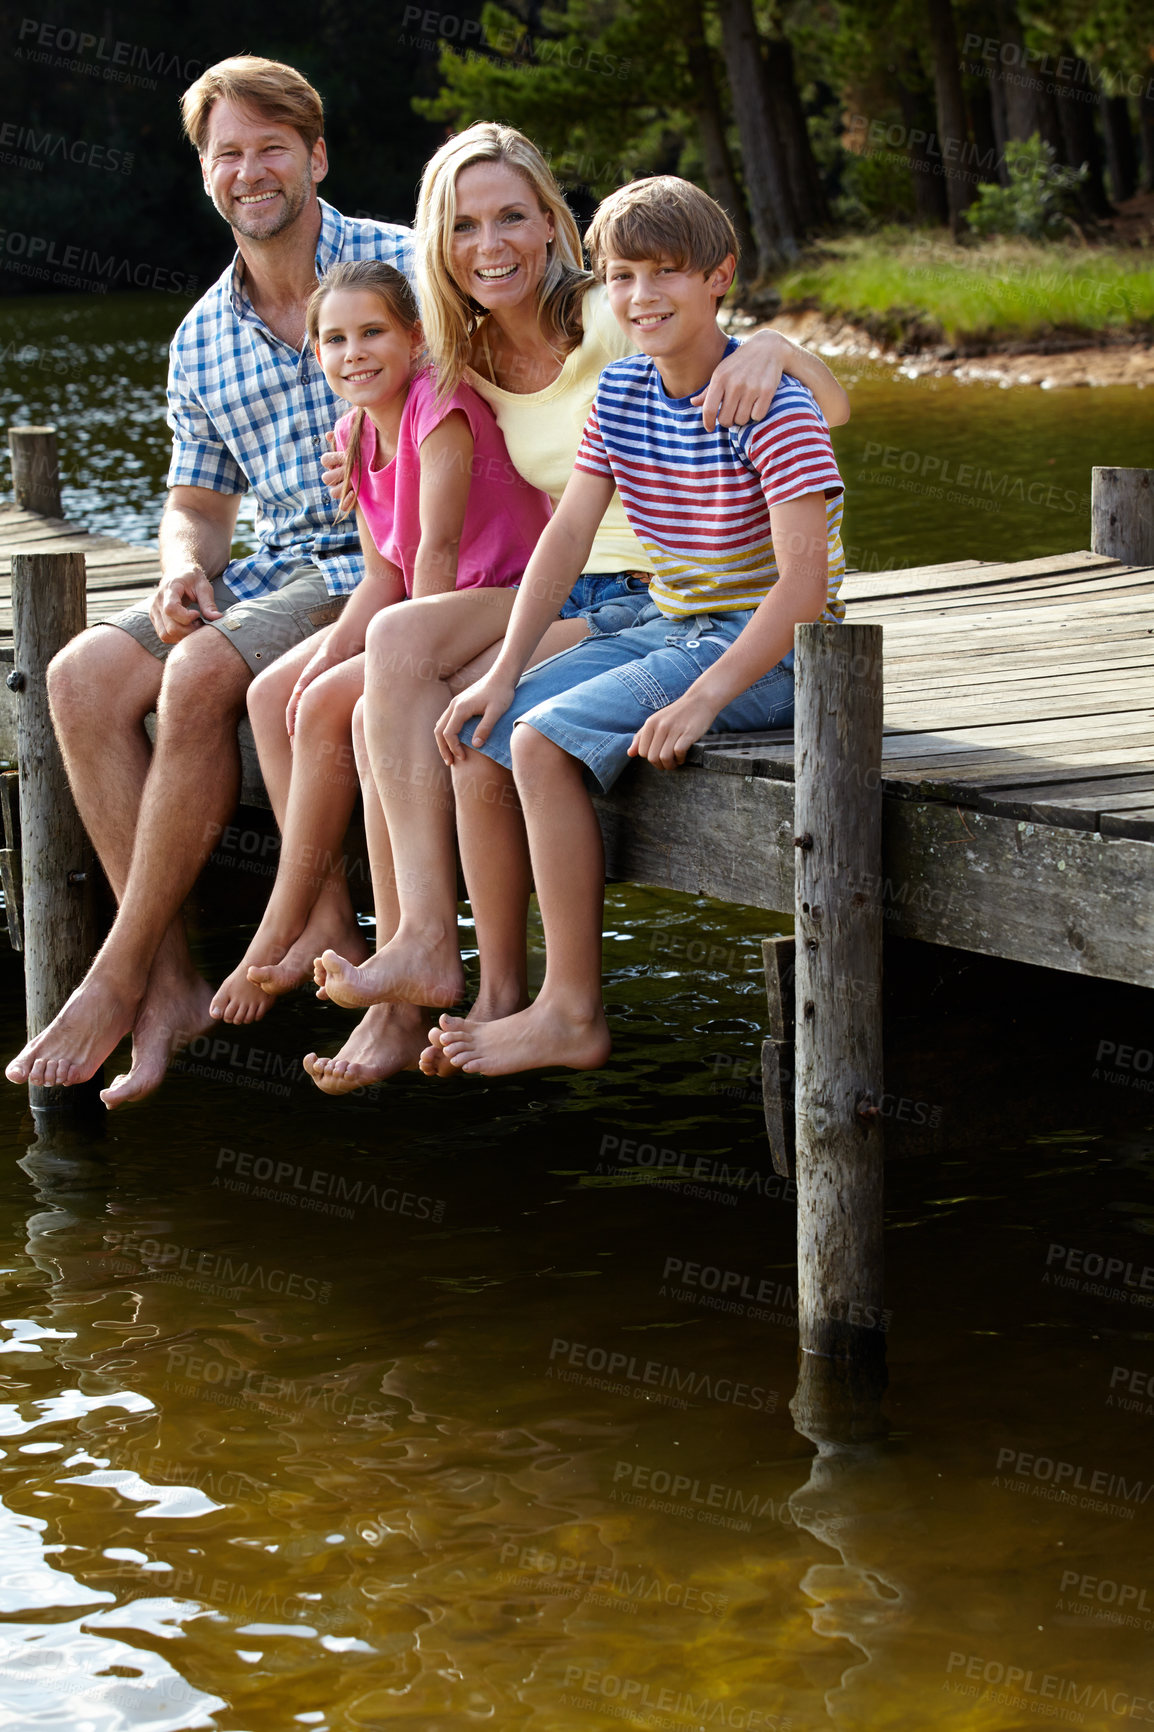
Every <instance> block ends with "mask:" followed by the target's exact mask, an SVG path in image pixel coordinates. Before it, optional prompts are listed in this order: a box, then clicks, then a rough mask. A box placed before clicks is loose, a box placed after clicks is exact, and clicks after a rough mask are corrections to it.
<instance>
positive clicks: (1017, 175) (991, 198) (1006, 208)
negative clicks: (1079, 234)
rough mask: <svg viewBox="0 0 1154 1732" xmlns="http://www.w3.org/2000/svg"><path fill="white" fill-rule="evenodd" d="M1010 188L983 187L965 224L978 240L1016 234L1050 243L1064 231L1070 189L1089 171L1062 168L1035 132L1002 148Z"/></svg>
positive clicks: (1067, 226) (1067, 225)
mask: <svg viewBox="0 0 1154 1732" xmlns="http://www.w3.org/2000/svg"><path fill="white" fill-rule="evenodd" d="M1005 157H1006V172H1007V173H1008V175H1009V177H1010V184H1009V186H990V185H983V186H981V187H979V189H978V197H977V201H976V203H975V204H973V205H971V207H970V209H969V210H968V211H967V212H966V220H967V222H968V223H969V225H970V227H971V228H972V229H973V231H974V233H975V234H977V235H982V236H983V237H984V236H986V235H1021V236H1023V237H1024V238H1025V239H1027V240H1033V241H1042V240H1050V239H1053V238H1054V237H1055V236H1057V235H1060V234H1063V233H1065V232H1067V230H1068V228H1069V221H1068V218H1069V213H1070V209H1071V206H1072V204H1073V194H1074V191H1075V189H1076V188H1077V187H1078V186H1080V185H1081V183H1082V182H1083V181H1084V180H1085V178H1086V175H1087V173H1088V172H1089V171H1088V169H1087V167H1086V165H1085V163H1083V164H1082V166H1081V168H1078V169H1071V168H1061V167H1059V165H1058V162H1057V159H1056V156H1055V152H1054V148H1053V146H1052V145H1050V144H1047V143H1046V142H1045V140H1044V139H1042V138H1040V137H1039V136H1038V134H1037V133H1036V132H1035V133H1034V134H1033V136H1032V137H1030V138H1028V139H1025V140H1024V141H1022V142H1018V143H1016V142H1015V141H1013V140H1010V141H1009V142H1008V143H1007V145H1006V153H1005Z"/></svg>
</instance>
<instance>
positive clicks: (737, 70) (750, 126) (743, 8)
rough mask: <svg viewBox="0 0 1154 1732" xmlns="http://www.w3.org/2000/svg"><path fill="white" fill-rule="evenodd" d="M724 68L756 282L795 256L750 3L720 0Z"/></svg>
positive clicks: (794, 235)
mask: <svg viewBox="0 0 1154 1732" xmlns="http://www.w3.org/2000/svg"><path fill="white" fill-rule="evenodd" d="M718 15H719V17H720V19H721V40H722V45H723V49H724V53H725V68H726V72H727V74H728V77H729V89H730V94H731V96H732V98H733V112H734V116H735V118H736V120H737V132H738V137H739V138H740V139H741V157H742V172H743V175H744V178H745V190H746V196H747V197H748V200H749V214H750V217H751V219H752V222H753V234H754V239H755V241H756V243H757V269H758V275H759V276H769V275H770V274H772V273H773V272H774V271H775V270H778V269H780V267H781V266H782V265H783V264H785V263H787V262H788V261H789V260H790V259H792V258H794V257H796V255H797V233H796V230H795V227H794V223H793V220H792V217H791V213H790V206H789V198H788V191H787V181H786V174H785V165H784V163H783V162H782V160H781V150H780V146H779V144H778V139H777V131H776V128H775V127H774V124H773V117H772V114H771V112H770V108H769V104H768V102H767V100H766V84H765V74H764V68H763V65H762V58H761V43H760V41H759V40H758V35H757V26H756V25H755V23H754V18H753V5H752V0H719V5H718Z"/></svg>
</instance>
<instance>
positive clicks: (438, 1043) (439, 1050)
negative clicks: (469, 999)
mask: <svg viewBox="0 0 1154 1732" xmlns="http://www.w3.org/2000/svg"><path fill="white" fill-rule="evenodd" d="M528 1002H529V999H528V996H527V995H526V993H525V992H524V991H523V990H522V989H520V988H518V987H511V988H510V989H509V990H508V991H507V992H504V993H500V992H493V993H490V992H486V990H485V987H484V983H482V986H481V991H480V994H479V996H478V998H477V1002H476V1004H475V1005H474V1006H473V1008H472V1010H470V1011H469V1013H468V1015H467V1016H466V1017H465V1018H464V1021H465V1022H467V1023H472V1022H500V1021H502V1020H503V1019H504V1018H505V1017H507V1016H512V1015H513V1014H514V1013H515V1012H516V1011H518V1010H524V1009H525V1007H526V1005H527V1004H528ZM444 1040H445V1033H444V1030H443V1029H441V1028H431V1029H430V1030H429V1044H428V1046H426V1047H425V1049H424V1051H423V1052H422V1053H421V1059H420V1066H421V1071H422V1073H423V1074H424V1075H425V1076H460V1074H461V1073H460V1071H459V1070H458V1068H457V1066H456V1065H454V1064H453V1063H452V1061H451V1060H450V1058H449V1056H448V1054H447V1053H446V1051H445V1048H444V1044H443V1043H444Z"/></svg>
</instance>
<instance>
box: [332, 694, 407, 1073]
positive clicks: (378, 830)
mask: <svg viewBox="0 0 1154 1732" xmlns="http://www.w3.org/2000/svg"><path fill="white" fill-rule="evenodd" d="M363 716H364V699H363V698H362V699H360V700H358V702H357V706H356V709H355V710H354V711H353V750H354V752H355V754H356V761H357V770H358V772H359V774H360V777H361V784H362V789H363V792H364V798H365V840H366V842H367V844H368V851H369V866H370V869H371V871H372V875H373V901H374V904H375V907H376V915H377V945H378V948H381V949H383V948H384V946H385V945H386V944H387V943H388V942H389V940H390V939H391V938H392V937H393V935H394V933H395V932H396V930H397V922H398V919H399V918H400V910H399V909H398V906H397V886H396V877H395V874H394V871H393V853H392V847H391V845H390V842H389V830H388V825H387V824H386V823H385V814H384V812H383V811H382V809H381V802H380V799H379V798H378V796H377V790H376V784H375V783H374V781H373V778H372V774H371V772H370V769H369V761H368V748H367V746H366V744H365V732H364V725H363ZM324 996H325V994H324V992H323V990H322V991H321V992H320V993H319V994H318V997H324ZM427 1021H428V1016H427V1014H426V1013H425V1011H423V1010H422V1009H421V1008H420V1007H419V1006H417V1005H414V1004H374V1005H372V1006H371V1007H370V1008H369V1010H367V1011H366V1012H365V1015H364V1016H363V1017H362V1018H361V1020H360V1022H359V1023H358V1024H357V1026H356V1028H355V1029H354V1030H353V1032H352V1034H351V1035H350V1036H349V1038H348V1040H346V1041H345V1043H344V1045H343V1046H342V1047H341V1049H340V1051H339V1052H337V1053H334V1054H333V1056H332V1057H331V1058H326V1057H321V1056H319V1055H318V1054H317V1053H315V1052H310V1053H308V1054H306V1056H305V1060H304V1067H305V1069H306V1071H307V1072H308V1074H309V1075H310V1076H311V1077H312V1079H313V1081H314V1082H315V1083H316V1085H317V1087H318V1088H319V1089H321V1090H322V1091H323V1092H324V1093H325V1094H348V1093H349V1092H350V1090H352V1089H358V1088H365V1087H367V1086H369V1085H371V1084H373V1083H378V1082H384V1081H385V1079H386V1078H387V1077H391V1076H395V1075H396V1073H397V1072H398V1071H399V1070H412V1069H413V1068H414V1066H415V1065H416V1062H417V1059H418V1057H419V1055H420V1053H421V1050H422V1048H423V1047H424V1044H425V1034H424V1030H425V1024H426V1023H427Z"/></svg>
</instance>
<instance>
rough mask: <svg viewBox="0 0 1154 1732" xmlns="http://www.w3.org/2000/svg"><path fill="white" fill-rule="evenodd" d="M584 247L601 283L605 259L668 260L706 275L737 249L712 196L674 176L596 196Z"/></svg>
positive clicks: (730, 226) (730, 228)
mask: <svg viewBox="0 0 1154 1732" xmlns="http://www.w3.org/2000/svg"><path fill="white" fill-rule="evenodd" d="M585 245H586V246H587V247H588V249H589V254H590V257H591V258H592V260H593V270H594V273H595V275H596V276H598V277H599V278H600V279H601V281H602V282H604V281H605V264H606V260H608V259H668V260H669V262H670V264H672V265H675V266H676V267H677V269H678V270H681V271H700V272H701V274H702V276H704V277H707V276H709V274H710V272H711V271H715V270H716V269H717V267H718V265H720V264H721V263H722V262H723V261H724V260H725V258H726V257H727V256H728V255H729V254H730V253H732V254H733V257H734V259H736V258H737V256H738V250H739V249H738V244H737V236H736V234H735V233H734V231H733V224H732V223H731V222H730V220H729V218H728V217H727V216H726V214H725V212H724V211H723V210H722V208H721V206H720V205H719V204H718V203H717V200H716V199H712V198H710V196H709V194H708V193H707V192H702V190H701V188H700V187H699V186H694V184H693V182H692V181H689V180H682V179H681V177H680V175H676V174H654V175H650V176H649V177H648V178H647V179H646V180H635V181H633V182H632V184H631V185H629V186H621V187H618V189H617V191H616V192H611V193H610V194H609V197H608V198H605V199H602V201H601V203H600V204H599V205H598V206H597V209H596V211H595V212H594V215H593V221H592V222H591V223H590V225H589V232H588V234H587V235H586V236H585Z"/></svg>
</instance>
